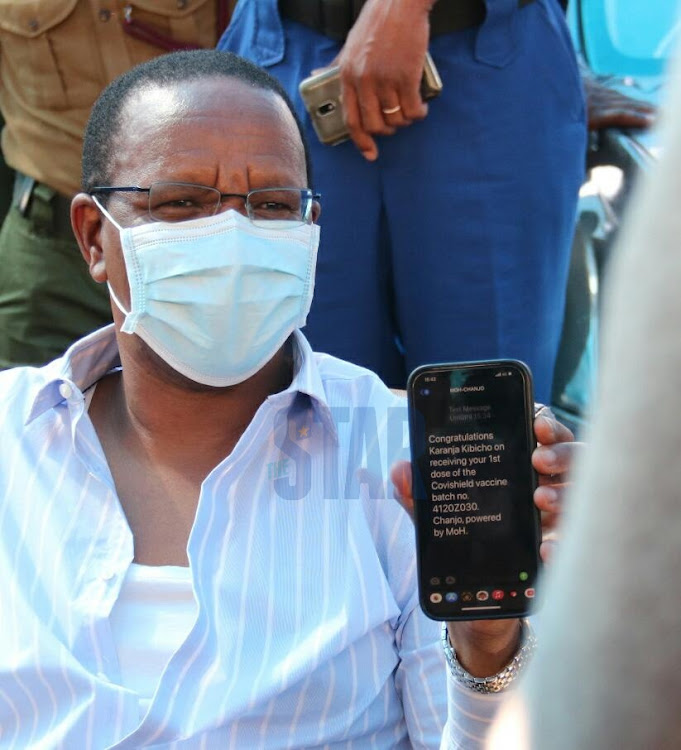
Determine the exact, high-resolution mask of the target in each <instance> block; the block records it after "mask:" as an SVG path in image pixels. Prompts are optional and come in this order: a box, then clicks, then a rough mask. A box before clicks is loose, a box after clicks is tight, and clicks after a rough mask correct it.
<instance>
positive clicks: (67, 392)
mask: <svg viewBox="0 0 681 750" xmlns="http://www.w3.org/2000/svg"><path fill="white" fill-rule="evenodd" d="M59 393H60V394H61V397H62V398H71V394H72V393H73V388H71V386H70V385H69V384H68V383H61V384H60V386H59Z"/></svg>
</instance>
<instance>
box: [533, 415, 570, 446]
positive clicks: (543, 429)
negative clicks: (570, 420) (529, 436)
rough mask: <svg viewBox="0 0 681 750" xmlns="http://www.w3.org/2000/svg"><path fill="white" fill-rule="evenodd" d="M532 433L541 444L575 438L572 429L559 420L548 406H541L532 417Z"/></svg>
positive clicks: (562, 441) (564, 441) (566, 441)
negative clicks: (533, 417)
mask: <svg viewBox="0 0 681 750" xmlns="http://www.w3.org/2000/svg"><path fill="white" fill-rule="evenodd" d="M534 435H535V437H536V438H537V442H539V443H541V444H542V445H550V444H552V443H569V442H571V441H573V440H574V439H575V436H574V435H573V434H572V430H570V429H569V428H568V427H566V426H565V425H564V424H563V423H562V422H559V421H558V420H557V419H556V418H555V417H554V416H553V412H552V411H551V409H549V407H548V406H542V408H541V409H540V410H539V411H538V412H537V416H536V417H535V419H534Z"/></svg>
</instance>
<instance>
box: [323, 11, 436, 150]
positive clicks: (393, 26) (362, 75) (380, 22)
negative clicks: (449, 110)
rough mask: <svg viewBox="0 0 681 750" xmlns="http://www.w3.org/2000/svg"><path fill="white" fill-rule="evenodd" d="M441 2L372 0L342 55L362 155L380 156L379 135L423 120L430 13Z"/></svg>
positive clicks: (345, 93) (346, 98)
mask: <svg viewBox="0 0 681 750" xmlns="http://www.w3.org/2000/svg"><path fill="white" fill-rule="evenodd" d="M434 1H435V0H368V1H367V2H366V3H365V5H364V7H363V8H362V11H361V13H360V15H359V17H358V18H357V21H356V22H355V25H354V26H353V27H352V29H351V31H350V33H349V34H348V37H347V39H346V41H345V45H344V46H343V49H342V50H341V52H340V54H339V55H338V57H337V58H336V60H334V61H333V63H331V64H338V65H340V69H341V95H342V98H343V110H344V117H345V122H346V124H347V126H348V130H349V133H350V138H352V140H353V141H354V143H355V145H356V146H357V148H358V149H359V150H360V152H361V153H362V155H363V156H364V157H365V158H367V159H369V160H370V161H373V160H374V159H376V157H377V156H378V148H377V146H376V141H375V140H374V138H373V137H372V136H374V135H392V134H393V133H394V132H395V131H396V129H397V128H400V127H405V126H407V125H410V124H411V123H412V122H413V121H414V120H421V119H423V118H424V117H425V116H426V114H427V112H428V107H427V105H426V104H424V102H423V100H422V99H421V93H420V88H421V76H422V74H423V63H424V59H425V56H426V51H427V49H428V35H429V30H430V27H429V22H428V13H429V11H430V9H431V7H432V6H433V4H434Z"/></svg>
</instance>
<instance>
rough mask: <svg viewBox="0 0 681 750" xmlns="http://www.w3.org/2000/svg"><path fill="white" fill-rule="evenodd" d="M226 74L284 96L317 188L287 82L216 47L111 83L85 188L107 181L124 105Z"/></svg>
mask: <svg viewBox="0 0 681 750" xmlns="http://www.w3.org/2000/svg"><path fill="white" fill-rule="evenodd" d="M216 76H223V77H225V78H236V79H237V80H239V81H243V82H244V83H246V84H248V85H250V86H251V87H253V88H256V89H263V90H265V91H272V92H274V93H275V94H276V95H277V96H279V97H281V99H283V101H284V103H285V104H286V106H287V107H288V108H289V110H290V111H291V114H292V115H293V118H294V120H295V122H296V125H297V126H298V132H299V133H300V139H301V141H302V143H303V150H304V152H305V167H306V172H307V180H308V186H309V187H312V166H311V163H310V150H309V147H308V143H307V139H306V137H305V133H304V131H303V125H302V123H301V122H300V118H299V117H298V115H297V114H296V111H295V108H294V106H293V103H292V102H291V99H290V98H289V96H288V94H287V93H286V91H285V90H284V88H283V86H282V85H281V84H280V83H279V81H277V79H276V78H274V77H273V76H271V75H270V74H269V73H267V72H266V71H265V70H263V69H262V68H260V67H258V66H257V65H255V64H254V63H252V62H250V61H249V60H246V59H244V58H243V57H239V56H238V55H235V54H233V53H232V52H221V51H219V50H216V49H199V50H183V51H181V52H170V53H168V54H164V55H161V56H160V57H155V58H153V59H152V60H149V61H148V62H144V63H142V64H141V65H137V66H135V67H134V68H131V69H130V70H128V71H127V72H125V73H123V75H121V76H119V77H118V78H116V79H115V80H114V81H112V82H111V83H110V84H109V85H108V86H107V87H106V88H105V89H104V91H102V93H101V94H100V96H99V98H98V99H97V101H96V102H95V103H94V105H93V107H92V111H91V112H90V118H89V120H88V122H87V125H86V127H85V134H84V137H83V159H82V175H81V187H82V189H83V191H84V192H86V193H89V192H90V191H91V190H92V188H94V187H95V186H97V185H108V184H109V182H110V179H111V175H110V169H111V165H112V162H113V153H114V148H115V141H116V136H117V135H118V133H119V132H120V129H121V126H122V113H123V111H124V109H125V104H126V102H127V101H128V100H129V98H130V97H131V96H132V94H134V93H136V92H137V91H138V90H140V89H141V88H143V87H144V86H147V85H149V84H152V85H153V84H155V85H159V86H170V85H173V84H176V83H180V82H185V81H192V80H199V79H205V78H213V77H216Z"/></svg>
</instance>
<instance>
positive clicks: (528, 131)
mask: <svg viewBox="0 0 681 750" xmlns="http://www.w3.org/2000/svg"><path fill="white" fill-rule="evenodd" d="M476 2H478V0H460V2H459V1H458V0H457V3H455V4H453V3H449V2H445V1H444V0H441V2H439V3H437V4H433V3H432V2H424V0H366V2H365V3H364V4H363V6H362V7H361V12H360V13H359V16H358V18H357V19H356V20H355V21H354V25H352V28H351V31H350V33H349V35H348V36H347V39H346V40H345V41H343V40H334V39H332V38H330V37H329V36H327V35H325V34H323V33H320V32H319V31H316V30H313V29H312V28H309V26H307V25H306V24H314V23H316V21H319V17H320V15H321V17H322V22H323V13H322V14H316V15H317V18H316V20H315V14H314V13H313V12H312V10H311V12H310V13H309V14H307V15H305V13H300V14H299V16H298V17H299V18H300V19H301V20H302V21H303V22H304V23H299V22H295V21H292V20H291V18H290V16H291V9H292V8H293V10H294V11H295V12H298V11H300V7H299V6H300V5H303V6H305V5H309V6H310V8H311V9H313V6H317V9H319V7H318V6H320V0H314V1H313V0H299V1H298V2H297V3H292V2H291V0H288V1H287V2H281V1H280V3H279V4H278V3H277V1H276V0H257V2H256V1H255V0H240V2H239V3H238V4H237V6H236V8H235V11H234V14H233V16H232V22H231V24H230V26H229V27H228V29H227V31H226V32H225V34H224V35H223V37H222V39H221V41H220V42H219V45H218V46H219V48H221V49H229V50H232V51H234V52H238V53H239V54H241V55H244V56H246V57H249V58H251V59H252V60H254V61H255V62H257V63H259V64H261V65H263V66H265V67H267V68H268V71H269V72H270V73H272V74H273V75H275V76H276V77H277V78H279V80H280V81H281V82H282V83H283V84H284V87H285V88H286V89H287V90H288V92H289V93H291V94H292V95H293V98H294V101H295V103H296V105H297V107H298V109H299V111H300V113H301V115H302V116H303V118H304V121H305V123H306V127H307V128H308V131H309V133H308V135H309V139H310V142H311V146H312V161H313V166H314V170H315V184H317V185H319V189H320V192H321V193H322V194H323V196H324V206H325V208H324V216H323V217H322V219H321V223H322V224H323V225H324V232H323V235H324V239H323V240H322V244H321V247H320V253H319V262H318V268H317V289H318V294H317V295H316V297H315V302H314V303H313V307H312V311H311V313H310V316H309V319H308V325H307V328H306V335H307V336H308V337H309V338H310V340H311V341H312V342H313V345H314V346H315V347H316V348H317V349H319V350H322V351H328V352H331V353H333V354H335V355H338V356H341V357H344V358H346V359H349V360H352V361H354V362H357V363H360V364H362V365H364V366H367V367H369V368H371V369H373V370H375V371H376V372H377V373H378V374H379V375H380V376H381V377H382V378H383V379H384V380H385V381H386V382H387V383H388V384H389V385H392V386H404V382H405V379H406V375H407V374H408V372H409V371H410V370H411V369H412V368H414V367H415V366H417V365H419V364H421V363H424V362H434V361H443V360H466V359H482V358H489V357H497V356H509V357H517V358H519V359H522V360H524V361H525V362H527V363H528V364H529V365H530V367H531V368H532V371H533V373H534V376H535V381H536V393H537V398H538V399H543V400H546V399H548V398H549V394H550V385H551V378H552V372H553V365H554V359H555V355H556V351H557V347H558V341H559V336H560V331H561V325H562V317H563V307H564V293H565V284H566V275H567V267H568V258H569V249H570V241H571V236H572V224H573V218H574V211H575V206H576V200H577V192H578V188H579V185H580V183H581V180H582V177H583V174H584V153H585V139H586V126H585V113H584V100H583V92H582V85H581V80H580V74H579V71H578V68H577V63H576V60H575V55H574V51H573V47H572V43H571V39H570V37H569V34H568V30H567V28H566V25H565V19H564V15H563V10H562V8H561V7H560V5H559V3H558V2H557V0H534V2H532V1H530V2H529V3H527V4H524V5H522V7H519V5H518V0H486V5H487V10H486V17H485V18H484V22H482V23H480V22H479V21H478V23H477V25H475V23H474V25H472V26H468V27H467V28H463V29H461V30H457V31H444V32H443V33H440V32H441V31H442V29H443V28H445V29H446V28H449V27H451V26H452V23H454V25H456V22H455V21H454V22H452V20H451V19H450V18H448V14H449V12H450V10H451V8H453V7H454V6H457V7H459V10H460V6H462V5H464V6H465V7H466V9H467V12H468V11H470V13H469V15H471V16H472V17H475V12H476V11H475V5H474V4H475V3H476ZM321 5H325V3H324V2H322V3H321ZM330 5H335V6H336V9H337V8H338V5H339V3H338V2H335V3H327V10H328V9H329V7H330ZM347 5H348V12H351V10H352V6H355V7H357V6H359V5H362V4H361V3H358V2H351V1H350V0H348V2H347ZM296 6H298V7H296ZM431 6H434V7H433V10H432V14H431ZM477 7H478V10H480V11H481V14H482V15H483V16H484V14H485V10H484V7H482V0H479V6H477ZM438 14H439V15H438ZM287 15H288V16H289V17H287ZM327 15H328V14H327ZM436 16H437V18H436ZM438 19H439V20H438ZM436 20H437V23H436ZM427 48H428V49H429V50H430V52H431V54H432V57H433V59H434V61H435V64H436V66H437V68H438V70H439V72H440V75H441V78H442V81H443V84H444V90H443V92H442V94H441V96H440V97H439V98H438V99H436V100H434V101H433V102H431V103H430V104H429V106H428V107H427V108H426V106H425V105H423V104H422V103H421V101H420V97H419V94H418V89H419V82H420V76H421V70H422V66H423V57H424V54H425V51H426V49H427ZM335 58H338V59H337V62H339V63H340V65H341V70H342V81H343V96H344V105H345V108H346V118H347V120H348V122H349V124H350V126H351V132H352V137H353V141H354V142H353V141H348V142H345V143H343V144H341V145H339V146H333V147H331V146H324V145H322V144H320V143H319V142H318V140H317V138H316V136H315V134H314V132H313V131H312V127H311V124H310V121H309V118H308V117H307V115H305V114H304V109H303V105H302V101H301V99H300V97H299V95H298V93H297V89H298V84H299V82H300V81H301V80H302V79H303V78H305V77H306V76H308V75H309V74H310V71H312V70H314V69H317V68H321V67H324V66H327V65H329V64H330V63H331V62H332V61H333V60H334V59H335ZM396 106H399V107H400V109H399V110H398V111H397V112H394V113H393V114H386V113H384V112H383V110H394V108H395V107H396ZM426 112H427V114H426Z"/></svg>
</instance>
